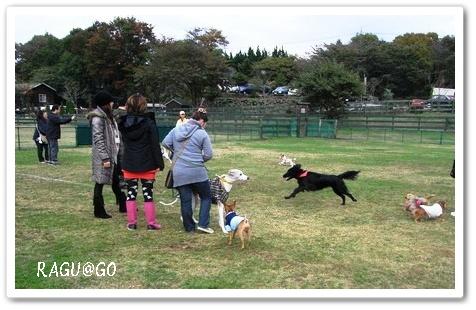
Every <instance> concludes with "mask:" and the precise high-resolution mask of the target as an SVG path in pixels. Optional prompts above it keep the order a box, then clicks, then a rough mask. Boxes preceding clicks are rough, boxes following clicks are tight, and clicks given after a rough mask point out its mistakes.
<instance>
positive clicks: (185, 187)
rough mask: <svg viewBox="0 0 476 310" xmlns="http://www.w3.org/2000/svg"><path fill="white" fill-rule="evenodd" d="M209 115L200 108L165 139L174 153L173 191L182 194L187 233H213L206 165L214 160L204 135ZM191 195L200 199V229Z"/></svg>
mask: <svg viewBox="0 0 476 310" xmlns="http://www.w3.org/2000/svg"><path fill="white" fill-rule="evenodd" d="M207 121H208V117H207V113H206V111H205V110H204V109H202V108H200V109H198V111H196V112H194V113H193V115H192V118H191V119H189V120H188V122H187V123H185V124H184V125H182V126H179V127H175V128H174V129H172V130H171V131H170V132H169V134H168V135H167V136H166V137H165V139H164V141H162V144H163V145H164V146H166V147H167V148H169V149H170V150H172V151H174V157H173V160H174V162H175V165H174V168H173V171H172V174H173V180H174V187H176V188H177V189H178V191H179V193H180V204H181V213H182V219H183V226H184V228H185V231H187V232H193V231H194V230H195V229H198V230H200V231H203V232H206V233H209V234H211V233H213V229H211V228H210V227H208V225H209V223H210V207H211V202H212V200H211V191H210V183H209V181H208V174H207V169H206V168H205V162H206V161H208V160H210V159H211V158H212V156H213V150H212V144H211V142H210V137H209V136H208V134H207V132H206V131H205V127H206V124H207ZM192 192H197V193H198V195H199V196H200V214H199V221H198V227H195V222H194V221H193V217H192V215H193V214H192V213H193V210H192Z"/></svg>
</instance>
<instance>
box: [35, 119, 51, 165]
mask: <svg viewBox="0 0 476 310" xmlns="http://www.w3.org/2000/svg"><path fill="white" fill-rule="evenodd" d="M47 130H48V113H47V112H46V111H38V113H37V114H36V127H35V132H34V133H33V141H35V144H36V149H37V151H38V161H39V162H40V163H42V164H44V163H46V162H48V161H49V158H50V157H49V151H48V140H47V139H46V131H47ZM43 153H44V154H43Z"/></svg>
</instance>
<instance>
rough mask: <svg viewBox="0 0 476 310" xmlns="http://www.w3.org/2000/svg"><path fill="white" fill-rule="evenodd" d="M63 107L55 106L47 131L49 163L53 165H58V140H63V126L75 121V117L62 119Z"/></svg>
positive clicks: (49, 116) (52, 109)
mask: <svg viewBox="0 0 476 310" xmlns="http://www.w3.org/2000/svg"><path fill="white" fill-rule="evenodd" d="M60 113H61V107H60V106H58V105H57V104H54V105H53V107H52V108H51V112H50V113H49V114H48V129H47V130H46V138H47V139H48V146H49V155H50V156H49V157H50V161H49V162H48V163H49V164H51V165H57V164H58V152H59V149H58V140H59V139H60V138H61V125H62V124H67V123H69V122H71V121H72V120H74V118H75V116H74V115H73V116H72V117H62V116H60Z"/></svg>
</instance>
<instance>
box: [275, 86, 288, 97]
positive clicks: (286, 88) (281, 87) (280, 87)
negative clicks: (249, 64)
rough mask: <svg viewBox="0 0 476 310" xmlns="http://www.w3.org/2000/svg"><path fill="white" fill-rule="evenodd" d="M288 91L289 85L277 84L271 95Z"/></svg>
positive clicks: (284, 93)
mask: <svg viewBox="0 0 476 310" xmlns="http://www.w3.org/2000/svg"><path fill="white" fill-rule="evenodd" d="M288 92H289V87H287V86H279V87H276V88H275V89H274V90H273V95H287V94H288Z"/></svg>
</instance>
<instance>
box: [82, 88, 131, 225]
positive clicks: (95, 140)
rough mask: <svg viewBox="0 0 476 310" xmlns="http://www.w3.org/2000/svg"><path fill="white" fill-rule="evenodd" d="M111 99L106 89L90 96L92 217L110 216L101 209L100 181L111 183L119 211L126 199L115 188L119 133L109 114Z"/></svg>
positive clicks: (102, 207) (123, 208) (117, 181)
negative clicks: (91, 98) (91, 97)
mask: <svg viewBox="0 0 476 310" xmlns="http://www.w3.org/2000/svg"><path fill="white" fill-rule="evenodd" d="M113 100H114V98H113V97H112V95H111V94H109V93H108V92H106V91H100V92H98V93H97V94H96V95H95V96H94V98H93V107H95V109H94V110H93V111H91V112H90V113H89V114H88V115H87V118H88V119H89V122H90V124H91V134H92V180H93V181H94V182H95V184H94V196H93V206H94V216H95V217H97V218H102V219H108V218H111V216H110V215H109V214H107V213H106V209H105V208H104V198H103V194H102V190H103V187H104V184H112V191H113V192H114V195H115V196H116V204H117V205H119V212H124V213H125V212H126V198H125V195H124V193H122V192H121V189H120V187H119V170H118V166H117V154H118V152H119V144H120V133H119V129H118V128H117V124H116V121H115V120H114V117H113V115H112V105H113Z"/></svg>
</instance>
